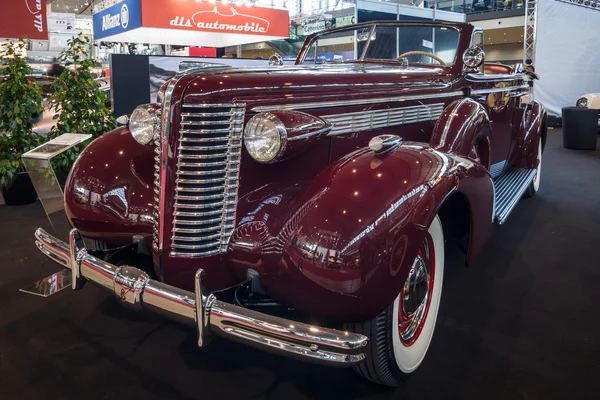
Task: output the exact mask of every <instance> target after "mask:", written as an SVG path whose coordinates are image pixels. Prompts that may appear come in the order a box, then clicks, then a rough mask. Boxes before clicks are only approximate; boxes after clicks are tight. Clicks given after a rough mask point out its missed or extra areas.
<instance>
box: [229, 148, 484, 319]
mask: <svg viewBox="0 0 600 400" xmlns="http://www.w3.org/2000/svg"><path fill="white" fill-rule="evenodd" d="M459 181H460V182H461V183H462V182H463V181H464V182H467V183H465V184H466V185H472V186H474V187H477V189H478V192H479V193H481V192H483V193H484V197H487V198H489V194H490V193H491V182H490V180H489V175H488V173H487V171H486V170H485V169H484V168H483V167H481V166H480V165H477V164H475V163H473V162H472V161H470V160H468V159H466V158H461V157H456V156H453V155H446V154H444V153H441V152H438V151H435V150H433V149H431V148H430V147H429V146H426V145H423V144H417V143H406V144H403V145H402V146H401V147H400V148H398V149H397V150H396V151H393V152H390V153H387V154H375V153H374V152H372V151H370V150H368V149H362V150H359V151H357V152H354V153H352V154H350V155H348V156H346V157H344V158H342V159H340V160H339V161H337V162H336V163H334V164H332V165H331V167H329V168H328V169H327V170H325V171H324V172H323V173H322V174H320V175H319V176H318V177H317V178H316V179H315V180H314V181H313V182H312V183H311V184H310V185H309V186H308V187H307V188H306V189H305V190H301V189H300V188H298V187H293V186H290V187H288V188H287V189H286V190H282V191H281V192H279V193H278V194H276V195H271V196H269V197H266V198H265V197H263V196H257V197H258V198H257V199H256V201H254V202H253V207H254V209H253V210H252V212H251V213H249V214H248V215H247V216H246V217H245V218H242V219H241V220H240V221H239V223H238V228H237V229H236V231H235V232H234V235H233V238H232V240H231V243H230V249H231V250H230V251H229V252H228V259H229V265H230V266H231V267H232V268H233V270H234V272H235V273H236V275H237V276H238V277H239V278H242V277H243V276H245V274H246V270H247V269H248V268H252V269H254V270H256V271H258V272H259V274H260V275H261V282H262V284H263V286H264V287H265V290H267V292H268V293H269V294H271V295H273V296H274V297H276V298H277V299H279V300H281V301H283V302H284V303H286V304H293V306H294V307H295V308H297V309H299V310H301V311H305V312H309V313H310V314H311V315H315V316H321V317H330V318H339V319H342V320H345V321H350V320H361V319H364V318H368V317H369V316H373V315H376V314H377V313H379V312H380V311H382V310H383V309H384V308H385V307H387V306H388V305H389V304H390V303H391V302H392V301H393V299H394V298H395V297H396V296H397V295H398V293H399V292H400V288H401V287H402V284H403V282H404V281H405V280H406V277H407V275H408V271H409V269H410V267H411V265H412V262H413V259H414V254H416V251H417V248H418V246H419V245H420V243H421V241H422V239H423V235H424V234H425V232H426V230H427V227H428V226H429V224H430V222H431V220H432V219H433V218H434V216H435V214H436V213H437V211H438V209H439V206H440V205H441V204H443V202H444V200H445V199H446V198H447V197H448V196H449V195H450V194H452V193H454V192H457V191H458V189H459ZM486 192H487V195H485V193H486ZM471 194H472V193H471V191H470V190H468V191H467V195H468V196H471ZM473 200H474V199H473ZM486 213H487V214H488V215H486V216H477V217H485V219H486V220H487V221H488V224H489V223H490V222H491V221H490V219H489V216H490V215H491V209H488V210H486Z"/></svg>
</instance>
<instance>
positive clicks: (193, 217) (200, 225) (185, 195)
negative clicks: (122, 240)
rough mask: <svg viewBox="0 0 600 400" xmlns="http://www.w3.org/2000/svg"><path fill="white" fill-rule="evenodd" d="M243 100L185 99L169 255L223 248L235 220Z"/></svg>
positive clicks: (205, 253) (194, 254)
mask: <svg viewBox="0 0 600 400" xmlns="http://www.w3.org/2000/svg"><path fill="white" fill-rule="evenodd" d="M244 113H245V105H239V104H184V105H183V106H182V110H181V122H180V125H181V128H180V131H179V146H178V150H177V173H176V177H175V194H174V195H175V202H174V210H173V230H172V232H171V253H170V255H171V256H175V257H201V256H209V255H213V254H220V253H223V252H225V251H226V247H227V244H228V242H229V239H230V237H231V234H232V232H233V228H234V224H235V209H236V203H237V189H238V178H239V164H240V157H241V149H242V147H241V146H242V144H241V142H242V129H243V122H244Z"/></svg>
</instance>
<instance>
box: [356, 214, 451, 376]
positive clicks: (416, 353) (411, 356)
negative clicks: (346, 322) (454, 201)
mask: <svg viewBox="0 0 600 400" xmlns="http://www.w3.org/2000/svg"><path fill="white" fill-rule="evenodd" d="M443 280H444V233H443V231H442V224H441V222H440V219H439V217H438V216H436V217H435V219H434V220H433V222H432V223H431V226H430V227H429V229H428V231H427V234H426V235H425V238H424V240H423V243H422V245H421V247H420V250H419V253H418V255H417V256H416V258H415V261H414V263H413V267H412V268H411V271H410V273H409V276H408V278H407V280H406V282H405V284H404V286H403V287H402V289H401V292H400V294H399V295H398V297H397V298H396V300H394V302H393V303H392V304H391V305H390V306H389V307H388V308H387V309H386V310H385V311H384V312H382V313H381V314H379V315H378V316H377V317H375V318H373V319H372V320H370V321H366V322H363V323H358V324H351V325H350V326H348V329H349V330H352V331H353V332H357V333H362V334H364V335H367V336H368V337H369V344H368V347H367V359H366V360H365V361H364V362H363V363H362V364H360V365H358V366H356V367H355V370H356V371H357V372H358V373H359V374H361V375H362V376H364V377H365V378H367V379H369V380H370V381H372V382H375V383H378V384H381V385H386V386H398V385H400V384H401V383H402V381H403V379H404V378H405V377H406V374H409V373H411V372H413V371H414V370H416V369H417V368H418V367H419V365H421V363H422V362H423V359H424V358H425V354H427V349H428V348H429V344H430V343H431V338H432V337H433V331H434V328H435V323H436V319H437V314H438V309H439V305H440V298H441V294H442V284H443Z"/></svg>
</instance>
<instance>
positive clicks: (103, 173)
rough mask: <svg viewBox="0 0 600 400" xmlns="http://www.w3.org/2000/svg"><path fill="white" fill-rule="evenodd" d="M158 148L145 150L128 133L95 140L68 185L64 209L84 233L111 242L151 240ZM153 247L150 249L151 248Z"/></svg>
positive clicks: (147, 147) (148, 242) (145, 148)
mask: <svg viewBox="0 0 600 400" xmlns="http://www.w3.org/2000/svg"><path fill="white" fill-rule="evenodd" d="M153 158H154V149H153V148H152V147H150V146H142V145H140V144H139V143H137V142H136V141H135V140H134V139H133V138H132V136H131V133H130V132H129V129H127V128H123V127H122V128H118V129H116V130H114V131H112V132H109V133H107V134H105V135H102V136H101V137H99V138H98V139H96V140H94V141H93V142H92V143H91V144H90V145H89V146H88V147H87V148H86V149H85V150H84V151H83V152H82V153H81V155H80V156H79V158H78V159H77V162H76V163H75V165H73V168H72V170H71V172H70V174H69V177H68V179H67V183H66V186H65V210H66V213H67V217H68V218H69V221H70V222H71V225H73V226H74V227H76V228H77V229H79V231H80V232H81V234H82V235H83V236H86V237H91V238H94V239H98V240H103V241H107V242H109V243H111V244H116V245H125V244H130V243H132V236H134V235H142V236H143V237H144V238H145V239H146V242H147V244H148V245H149V244H150V240H151V237H152V221H153V217H152V205H153V201H152V190H153V187H152V186H153V183H152V164H153V162H154V161H153ZM148 248H150V247H148Z"/></svg>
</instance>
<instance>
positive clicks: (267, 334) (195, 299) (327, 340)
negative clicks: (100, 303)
mask: <svg viewBox="0 0 600 400" xmlns="http://www.w3.org/2000/svg"><path fill="white" fill-rule="evenodd" d="M35 237H36V245H37V247H38V249H39V250H40V251H41V252H42V253H44V254H45V255H47V256H48V257H49V258H51V259H52V260H54V261H56V262H57V263H58V264H60V265H62V266H63V267H65V268H70V269H71V272H72V287H73V289H75V290H78V289H81V288H82V287H83V285H84V284H85V282H86V281H91V282H94V283H96V284H98V285H99V286H101V287H103V288H105V289H107V290H108V291H110V292H114V293H115V295H116V297H117V299H118V300H120V302H121V303H123V304H124V305H125V306H127V307H129V308H131V309H134V310H137V311H141V310H148V311H152V312H155V313H158V314H161V315H164V316H166V317H169V318H171V319H174V320H177V321H180V322H184V323H187V324H191V325H193V326H195V327H196V330H197V333H198V346H200V347H202V346H203V345H205V344H206V343H207V340H208V339H209V338H210V336H211V334H215V335H219V336H223V337H226V338H229V339H233V340H236V341H239V342H243V343H245V344H248V345H250V346H253V347H257V348H260V349H264V350H268V351H272V352H276V353H280V354H283V355H287V356H291V357H295V358H299V359H303V360H307V361H313V362H318V363H322V364H329V365H333V366H351V365H355V364H358V363H360V362H362V361H363V360H364V358H365V354H364V352H362V351H361V350H363V347H364V346H366V344H367V337H366V336H363V335H360V334H356V333H351V332H344V331H340V330H336V329H328V328H321V327H318V326H312V325H308V324H305V323H302V322H296V321H292V320H287V319H284V318H279V317H274V316H271V315H268V314H263V313H260V312H257V311H253V310H249V309H246V308H243V307H239V306H236V305H233V304H229V303H226V302H223V301H220V300H218V299H217V298H216V297H215V296H214V295H212V294H207V293H206V290H205V289H204V288H203V287H202V283H201V279H202V270H198V272H197V273H196V280H195V292H194V293H191V292H188V291H185V290H181V289H178V288H176V287H173V286H169V285H166V284H164V283H162V282H159V281H156V280H153V279H150V277H149V276H148V274H146V273H145V272H143V271H142V270H140V269H138V268H134V267H130V266H116V265H113V264H110V263H107V262H105V261H102V260H99V259H97V258H96V257H93V256H92V255H90V254H88V252H87V251H86V249H85V246H84V244H83V239H82V238H81V235H80V234H79V232H78V231H77V230H76V229H73V230H72V231H71V233H70V234H69V244H67V243H65V242H63V241H61V240H59V239H56V238H55V237H53V236H51V235H49V234H48V233H47V232H46V231H44V230H43V229H41V228H40V229H38V230H37V231H36V232H35Z"/></svg>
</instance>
